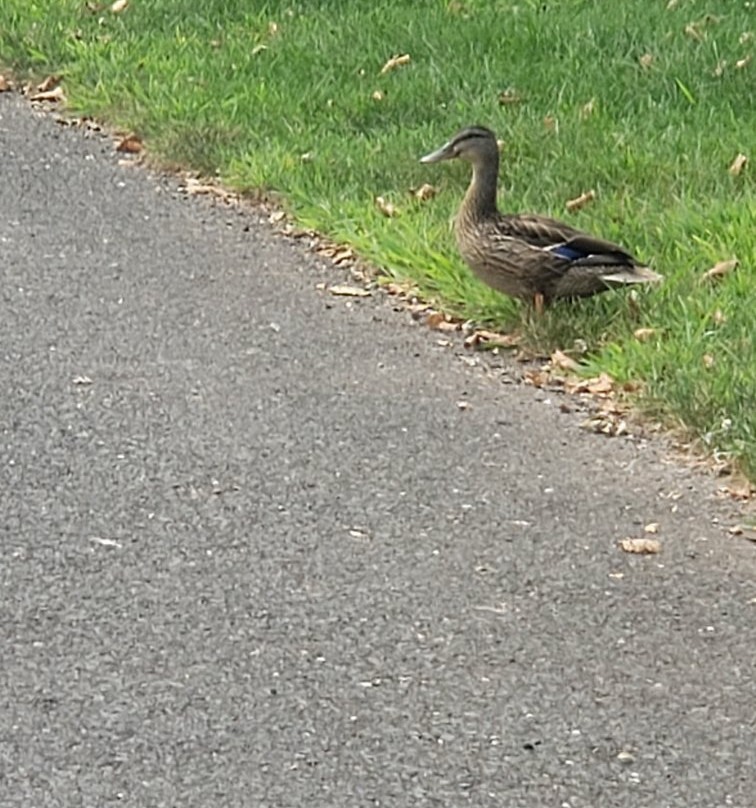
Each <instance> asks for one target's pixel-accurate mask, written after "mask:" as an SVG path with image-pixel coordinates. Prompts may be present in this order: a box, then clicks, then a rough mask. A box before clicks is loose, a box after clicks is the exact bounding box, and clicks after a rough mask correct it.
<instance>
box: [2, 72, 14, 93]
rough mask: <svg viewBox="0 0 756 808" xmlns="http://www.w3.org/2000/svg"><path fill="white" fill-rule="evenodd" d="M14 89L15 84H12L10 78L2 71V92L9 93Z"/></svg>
mask: <svg viewBox="0 0 756 808" xmlns="http://www.w3.org/2000/svg"><path fill="white" fill-rule="evenodd" d="M12 89H13V85H12V84H11V82H10V80H9V79H7V78H5V76H4V75H3V74H2V73H0V93H7V92H9V91H10V90H12Z"/></svg>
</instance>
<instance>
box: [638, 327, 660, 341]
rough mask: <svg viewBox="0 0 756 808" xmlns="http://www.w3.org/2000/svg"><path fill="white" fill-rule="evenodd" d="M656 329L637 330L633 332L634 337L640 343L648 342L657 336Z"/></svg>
mask: <svg viewBox="0 0 756 808" xmlns="http://www.w3.org/2000/svg"><path fill="white" fill-rule="evenodd" d="M655 334H656V329H655V328H636V329H635V331H633V336H634V337H635V339H637V340H638V342H646V341H648V340H650V339H651V337H653V336H655Z"/></svg>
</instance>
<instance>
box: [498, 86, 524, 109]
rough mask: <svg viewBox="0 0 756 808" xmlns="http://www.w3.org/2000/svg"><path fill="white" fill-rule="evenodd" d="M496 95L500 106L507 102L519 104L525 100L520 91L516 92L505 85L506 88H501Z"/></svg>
mask: <svg viewBox="0 0 756 808" xmlns="http://www.w3.org/2000/svg"><path fill="white" fill-rule="evenodd" d="M497 97H498V100H499V103H500V104H501V105H502V106H505V105H507V104H519V103H520V102H522V101H524V100H525V96H524V95H523V94H522V93H518V92H517V90H515V89H514V88H512V87H507V89H506V90H502V91H501V92H500V93H499V95H498V96H497Z"/></svg>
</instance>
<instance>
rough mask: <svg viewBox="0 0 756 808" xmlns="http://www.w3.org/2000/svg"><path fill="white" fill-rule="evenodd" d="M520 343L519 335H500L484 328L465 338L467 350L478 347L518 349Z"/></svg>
mask: <svg viewBox="0 0 756 808" xmlns="http://www.w3.org/2000/svg"><path fill="white" fill-rule="evenodd" d="M519 342H520V336H519V334H499V333H497V332H496V331H487V330H486V329H485V328H482V329H480V330H478V331H473V332H472V334H468V335H467V337H465V348H475V347H477V346H478V345H495V346H497V347H501V348H516V347H517V345H518V344H519Z"/></svg>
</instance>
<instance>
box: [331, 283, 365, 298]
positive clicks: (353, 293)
mask: <svg viewBox="0 0 756 808" xmlns="http://www.w3.org/2000/svg"><path fill="white" fill-rule="evenodd" d="M328 291H329V292H330V293H331V294H332V295H336V296H337V297H370V294H371V293H370V290H369V289H362V288H361V287H359V286H348V285H346V284H337V285H336V286H329V287H328Z"/></svg>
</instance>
